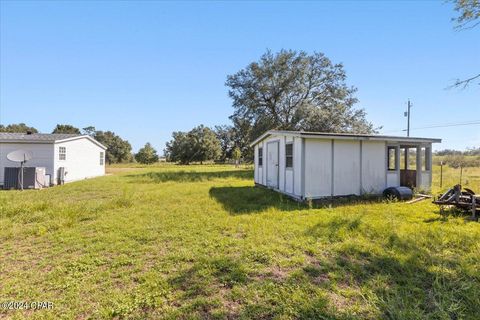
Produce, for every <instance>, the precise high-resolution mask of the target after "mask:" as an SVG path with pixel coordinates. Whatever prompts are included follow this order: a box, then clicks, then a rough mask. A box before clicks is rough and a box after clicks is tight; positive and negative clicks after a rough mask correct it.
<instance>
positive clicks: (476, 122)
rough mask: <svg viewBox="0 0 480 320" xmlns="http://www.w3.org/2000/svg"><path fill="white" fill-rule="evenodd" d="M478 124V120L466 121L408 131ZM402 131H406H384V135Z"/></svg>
mask: <svg viewBox="0 0 480 320" xmlns="http://www.w3.org/2000/svg"><path fill="white" fill-rule="evenodd" d="M478 124H480V120H474V121H468V122H457V123H444V124H432V125H429V126H425V127H417V128H411V129H410V130H419V129H432V128H446V127H459V126H471V125H478ZM404 131H406V130H405V129H399V130H389V131H385V132H384V133H389V132H404Z"/></svg>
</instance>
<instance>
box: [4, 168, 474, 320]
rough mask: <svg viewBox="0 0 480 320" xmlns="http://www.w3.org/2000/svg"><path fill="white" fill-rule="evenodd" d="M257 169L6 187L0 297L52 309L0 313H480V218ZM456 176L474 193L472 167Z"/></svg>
mask: <svg viewBox="0 0 480 320" xmlns="http://www.w3.org/2000/svg"><path fill="white" fill-rule="evenodd" d="M435 170H437V168H435ZM252 175H253V174H252V170H251V169H250V168H247V169H241V168H240V169H235V168H233V167H231V166H185V167H181V166H172V165H165V166H157V167H151V168H135V169H134V170H130V169H119V168H114V174H113V175H111V176H106V177H101V178H97V179H92V180H85V181H81V182H77V183H71V184H67V185H65V186H62V187H54V188H50V189H46V190H41V191H24V192H20V191H1V192H0V243H1V251H0V302H1V301H10V300H14V301H51V302H53V303H54V308H53V309H52V310H41V311H38V310H37V311H33V310H21V311H10V310H1V309H0V318H2V317H3V318H13V319H17V318H18V319H23V318H33V319H59V318H63V319H111V318H116V319H124V318H125V319H159V318H160V319H163V318H165V319H205V318H206V319H225V318H228V319H237V318H239V319H250V318H254V319H478V318H479V315H480V224H479V223H476V222H469V221H467V220H465V219H464V216H461V215H450V216H448V217H446V218H441V217H440V215H439V214H438V208H437V207H436V206H435V205H433V204H431V203H430V201H423V202H419V203H416V204H411V205H409V204H405V203H385V202H376V203H361V202H360V203H349V204H348V203H347V204H341V205H340V204H337V205H334V206H331V207H321V208H308V206H305V205H302V204H298V203H296V202H293V201H291V200H289V199H287V198H285V197H282V196H280V195H279V194H277V193H274V192H272V191H269V190H265V189H261V188H254V185H253V180H252ZM445 175H446V176H445V178H444V188H443V189H445V188H446V187H448V186H449V184H453V183H455V182H456V181H457V180H456V176H455V175H456V172H454V171H453V170H450V169H447V170H446V173H445ZM464 177H467V178H468V186H469V187H470V188H472V189H474V190H478V191H477V192H480V169H479V168H475V169H470V172H468V171H467V173H464ZM437 178H438V174H436V176H435V182H434V188H436V189H434V191H435V192H436V191H439V188H438V187H437V186H438V181H437Z"/></svg>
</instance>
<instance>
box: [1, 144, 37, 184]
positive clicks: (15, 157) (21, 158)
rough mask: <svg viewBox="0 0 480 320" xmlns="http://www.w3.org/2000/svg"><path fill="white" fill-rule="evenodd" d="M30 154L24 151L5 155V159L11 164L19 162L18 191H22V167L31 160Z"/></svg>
mask: <svg viewBox="0 0 480 320" xmlns="http://www.w3.org/2000/svg"><path fill="white" fill-rule="evenodd" d="M32 157H33V156H32V153H31V152H30V151H25V150H15V151H12V152H10V153H9V154H7V159H8V160H10V161H13V162H20V168H21V169H20V172H19V180H20V190H23V165H24V163H25V162H27V161H28V160H31V159H32Z"/></svg>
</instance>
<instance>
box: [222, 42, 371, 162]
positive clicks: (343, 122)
mask: <svg viewBox="0 0 480 320" xmlns="http://www.w3.org/2000/svg"><path fill="white" fill-rule="evenodd" d="M345 79H346V74H345V71H344V70H343V66H342V65H341V64H333V63H332V62H331V61H330V60H329V59H328V58H327V57H325V55H324V54H322V53H314V54H312V55H308V54H307V53H306V52H303V51H300V52H296V51H292V50H281V51H280V52H278V53H276V54H273V53H272V52H270V51H267V52H266V53H265V54H264V55H262V57H261V58H260V60H259V61H257V62H252V63H251V64H250V65H248V66H247V67H246V68H245V69H243V70H240V71H239V72H237V73H236V74H234V75H230V76H228V77H227V81H226V85H227V86H228V87H229V96H230V97H231V98H232V99H233V107H234V109H235V110H234V113H233V115H232V116H231V117H230V118H231V119H232V121H233V122H234V127H235V128H237V127H241V129H240V132H238V137H240V136H241V139H243V140H244V141H243V142H242V144H241V145H242V146H248V143H250V142H251V141H252V140H254V139H255V138H257V137H258V136H260V135H261V134H262V133H263V132H265V131H267V130H270V129H280V130H305V131H323V132H354V133H372V132H374V131H375V130H374V128H373V125H372V124H371V123H370V122H368V121H367V120H366V113H365V111H364V110H363V109H355V108H354V107H353V106H354V105H355V104H356V103H357V99H356V98H355V96H354V94H355V92H356V89H355V88H353V87H348V86H347V85H346V83H345ZM239 146H240V145H239ZM245 148H246V149H250V148H248V147H245ZM245 151H247V150H245ZM242 153H244V150H242ZM245 153H250V154H251V153H252V152H251V150H249V151H248V152H245ZM245 153H244V154H245Z"/></svg>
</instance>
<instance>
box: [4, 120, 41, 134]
mask: <svg viewBox="0 0 480 320" xmlns="http://www.w3.org/2000/svg"><path fill="white" fill-rule="evenodd" d="M0 132H10V133H27V132H31V133H38V130H37V129H35V128H34V127H29V126H27V125H26V124H25V123H23V122H22V123H18V124H17V123H12V124H9V125H8V126H4V125H1V124H0Z"/></svg>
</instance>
